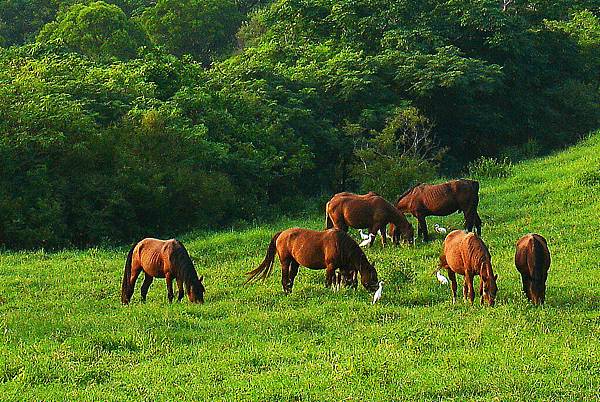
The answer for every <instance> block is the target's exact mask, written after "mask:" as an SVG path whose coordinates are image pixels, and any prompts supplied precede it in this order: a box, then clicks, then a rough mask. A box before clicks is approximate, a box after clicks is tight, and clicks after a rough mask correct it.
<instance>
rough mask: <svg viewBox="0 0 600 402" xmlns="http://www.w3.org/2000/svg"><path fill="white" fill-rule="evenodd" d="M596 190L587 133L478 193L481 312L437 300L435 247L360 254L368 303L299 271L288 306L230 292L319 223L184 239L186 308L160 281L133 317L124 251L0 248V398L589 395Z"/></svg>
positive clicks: (272, 296) (596, 147) (598, 216)
mask: <svg viewBox="0 0 600 402" xmlns="http://www.w3.org/2000/svg"><path fill="white" fill-rule="evenodd" d="M599 186H600V133H599V134H597V135H595V136H592V137H591V138H590V139H588V140H586V141H584V142H582V143H581V144H580V145H578V146H576V147H573V148H571V149H569V150H567V151H564V152H561V153H558V154H556V155H553V156H549V157H546V158H543V159H538V160H533V161H530V162H526V163H523V164H520V165H517V166H516V167H515V168H514V171H513V173H512V175H511V176H510V177H508V178H504V179H490V180H482V181H481V203H480V214H481V216H482V219H483V221H484V226H483V236H484V240H485V241H486V242H487V243H488V245H489V247H490V251H491V253H492V258H493V263H494V270H495V272H496V273H498V274H499V276H500V277H499V281H498V286H499V293H498V299H497V306H496V307H494V308H489V307H488V308H486V307H482V306H480V305H479V304H476V305H474V306H470V305H467V304H465V303H463V302H458V303H457V304H456V305H452V304H451V303H450V290H449V288H448V287H447V286H442V285H440V284H438V283H437V282H436V280H435V277H434V275H433V271H434V268H435V266H436V264H437V256H438V255H439V252H440V249H441V242H442V239H441V238H437V239H436V240H435V241H433V242H431V243H430V244H423V243H418V244H417V245H416V246H415V247H413V248H410V247H404V246H403V247H390V248H386V249H382V248H381V246H380V244H378V245H377V246H376V247H374V248H372V249H370V250H368V251H367V254H368V256H369V258H370V259H372V260H374V261H375V263H376V267H377V269H378V271H379V275H380V277H381V278H382V279H383V280H385V281H386V286H385V289H384V297H383V299H382V300H381V304H378V305H375V306H372V305H370V303H369V301H370V295H369V294H368V293H366V292H365V291H364V289H359V290H358V291H351V290H344V291H341V292H339V293H332V292H331V291H329V290H327V289H325V288H324V286H323V280H324V272H322V271H309V270H307V269H303V268H301V270H300V273H299V276H298V278H297V279H296V284H295V288H294V292H293V294H292V295H290V296H285V295H284V294H283V293H282V290H281V285H280V276H279V275H278V271H277V270H276V271H275V273H276V275H274V276H273V277H271V278H270V279H269V280H268V281H266V283H264V284H257V285H254V286H242V283H243V281H244V275H243V273H244V272H245V271H247V270H249V269H251V268H253V267H255V266H256V265H257V264H258V263H259V262H260V261H261V260H262V258H263V257H264V253H265V250H266V247H267V245H268V241H269V239H270V237H271V235H272V234H273V233H274V232H275V231H277V230H281V229H283V228H286V227H289V226H304V227H310V228H321V227H322V224H323V222H322V221H323V219H322V217H321V216H315V217H311V218H308V219H306V220H296V221H281V222H279V223H278V224H276V225H271V226H268V227H267V226H265V227H255V228H250V229H247V230H244V231H242V232H231V231H223V232H219V233H199V234H194V235H190V236H188V237H187V238H183V239H182V240H184V241H185V243H186V245H187V247H188V249H189V251H190V254H192V256H193V257H194V258H195V260H196V264H197V269H198V271H199V272H200V273H201V274H203V275H204V276H205V284H206V287H207V293H206V295H205V297H206V300H207V303H206V304H204V305H201V306H198V305H191V304H190V303H189V302H187V301H185V302H183V303H180V304H177V303H174V304H173V305H169V304H168V302H167V299H166V290H165V284H164V281H155V282H154V284H153V285H152V288H151V289H150V293H149V295H148V302H147V303H146V304H141V303H140V301H139V287H140V285H141V280H140V281H138V284H137V287H136V293H135V295H134V298H133V301H132V303H131V305H129V306H127V307H123V306H121V305H120V299H119V286H120V282H121V275H122V269H123V263H124V259H125V254H126V251H127V250H126V249H125V248H123V249H119V250H100V249H91V250H88V251H84V252H75V251H66V252H61V253H55V254H46V253H44V252H36V253H2V254H1V256H0V342H1V346H0V399H5V400H10V399H12V400H22V399H47V400H49V399H65V398H77V399H84V398H85V399H88V400H89V399H93V398H96V399H130V398H135V399H149V400H172V399H195V400H209V399H218V400H240V399H257V400H258V399H260V400H389V399H429V400H430V399H434V398H438V397H439V398H456V399H491V398H492V397H496V396H497V397H499V398H500V399H503V400H505V399H524V398H536V399H539V398H543V399H556V398H564V399H567V398H568V399H597V398H600V310H599V309H598V305H599V301H600V285H599V282H600V266H599V265H600V258H599V257H598V254H597V253H598V251H599V247H598V244H599V241H598V237H599V234H598V233H599V232H600V210H599V205H600V203H599V201H600V195H599V189H600V187H599ZM428 221H429V223H430V226H431V227H432V226H433V223H435V222H440V223H443V224H444V225H445V226H446V227H451V228H458V227H461V226H462V218H461V216H459V215H452V216H449V217H445V218H441V219H440V218H430V219H429V220H428ZM413 223H414V221H413ZM531 231H536V232H539V233H541V234H543V235H544V236H545V237H546V238H547V239H548V243H549V247H550V249H551V252H552V255H553V265H552V267H551V270H550V274H549V278H548V291H547V294H546V305H545V306H544V307H543V308H534V307H532V306H530V305H529V304H528V303H527V302H526V301H525V298H524V296H523V294H522V293H521V290H520V278H519V275H518V273H517V271H516V269H515V268H514V264H513V255H514V243H515V242H516V240H517V239H518V238H519V237H520V236H521V235H523V234H524V233H527V232H531ZM461 279H462V278H461ZM476 283H478V282H476ZM459 286H460V283H459Z"/></svg>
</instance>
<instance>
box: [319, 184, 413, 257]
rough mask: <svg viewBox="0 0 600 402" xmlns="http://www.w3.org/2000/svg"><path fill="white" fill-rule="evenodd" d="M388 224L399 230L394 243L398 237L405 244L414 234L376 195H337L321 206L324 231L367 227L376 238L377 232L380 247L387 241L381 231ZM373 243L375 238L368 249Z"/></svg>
mask: <svg viewBox="0 0 600 402" xmlns="http://www.w3.org/2000/svg"><path fill="white" fill-rule="evenodd" d="M388 223H391V224H393V225H395V227H398V228H400V230H398V231H396V232H398V235H397V236H394V237H393V240H394V243H395V244H398V243H399V242H400V237H402V239H403V240H404V241H405V242H407V243H412V242H413V240H414V234H415V232H414V230H413V228H412V226H411V224H410V223H409V222H408V220H407V219H406V217H405V216H404V215H403V214H401V213H399V212H398V210H397V209H396V208H394V206H393V205H392V204H390V203H389V202H387V201H386V200H385V199H383V197H381V196H379V195H377V194H376V193H373V192H369V193H367V194H363V195H359V194H353V193H348V192H345V193H338V194H336V195H334V196H333V197H332V198H331V200H329V202H328V203H327V205H326V206H325V224H326V226H327V229H331V228H336V229H341V230H343V231H344V232H347V231H348V227H353V228H356V229H363V228H367V229H369V233H371V234H373V235H377V232H378V231H379V232H380V233H381V243H382V244H383V245H384V246H385V244H386V240H387V236H386V233H385V228H386V225H387V224H388ZM374 240H375V236H373V238H372V240H371V241H370V243H369V246H372V245H373V243H374Z"/></svg>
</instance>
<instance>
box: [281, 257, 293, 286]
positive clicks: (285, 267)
mask: <svg viewBox="0 0 600 402" xmlns="http://www.w3.org/2000/svg"><path fill="white" fill-rule="evenodd" d="M291 263H292V259H291V258H283V259H281V287H282V288H283V292H284V293H291V292H292V287H291V286H290V264H291Z"/></svg>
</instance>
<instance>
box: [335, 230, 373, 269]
mask: <svg viewBox="0 0 600 402" xmlns="http://www.w3.org/2000/svg"><path fill="white" fill-rule="evenodd" d="M342 233H344V235H342V236H340V243H341V244H340V246H341V247H340V254H341V257H342V258H341V260H342V261H343V263H344V265H350V266H352V267H353V268H354V269H356V270H357V271H360V267H361V265H362V263H363V259H365V260H366V259H367V256H366V255H365V253H364V251H362V249H361V248H360V246H359V245H358V244H357V243H356V242H355V241H354V239H353V238H351V237H350V235H348V234H347V233H345V232H342ZM367 262H368V260H367ZM354 264H358V265H357V266H354Z"/></svg>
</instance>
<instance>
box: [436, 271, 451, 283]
mask: <svg viewBox="0 0 600 402" xmlns="http://www.w3.org/2000/svg"><path fill="white" fill-rule="evenodd" d="M435 277H436V278H437V280H438V281H439V282H440V283H441V284H442V285H447V284H448V278H446V277H445V276H444V275H442V273H441V272H440V270H439V269H438V270H437V271H436V272H435Z"/></svg>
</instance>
